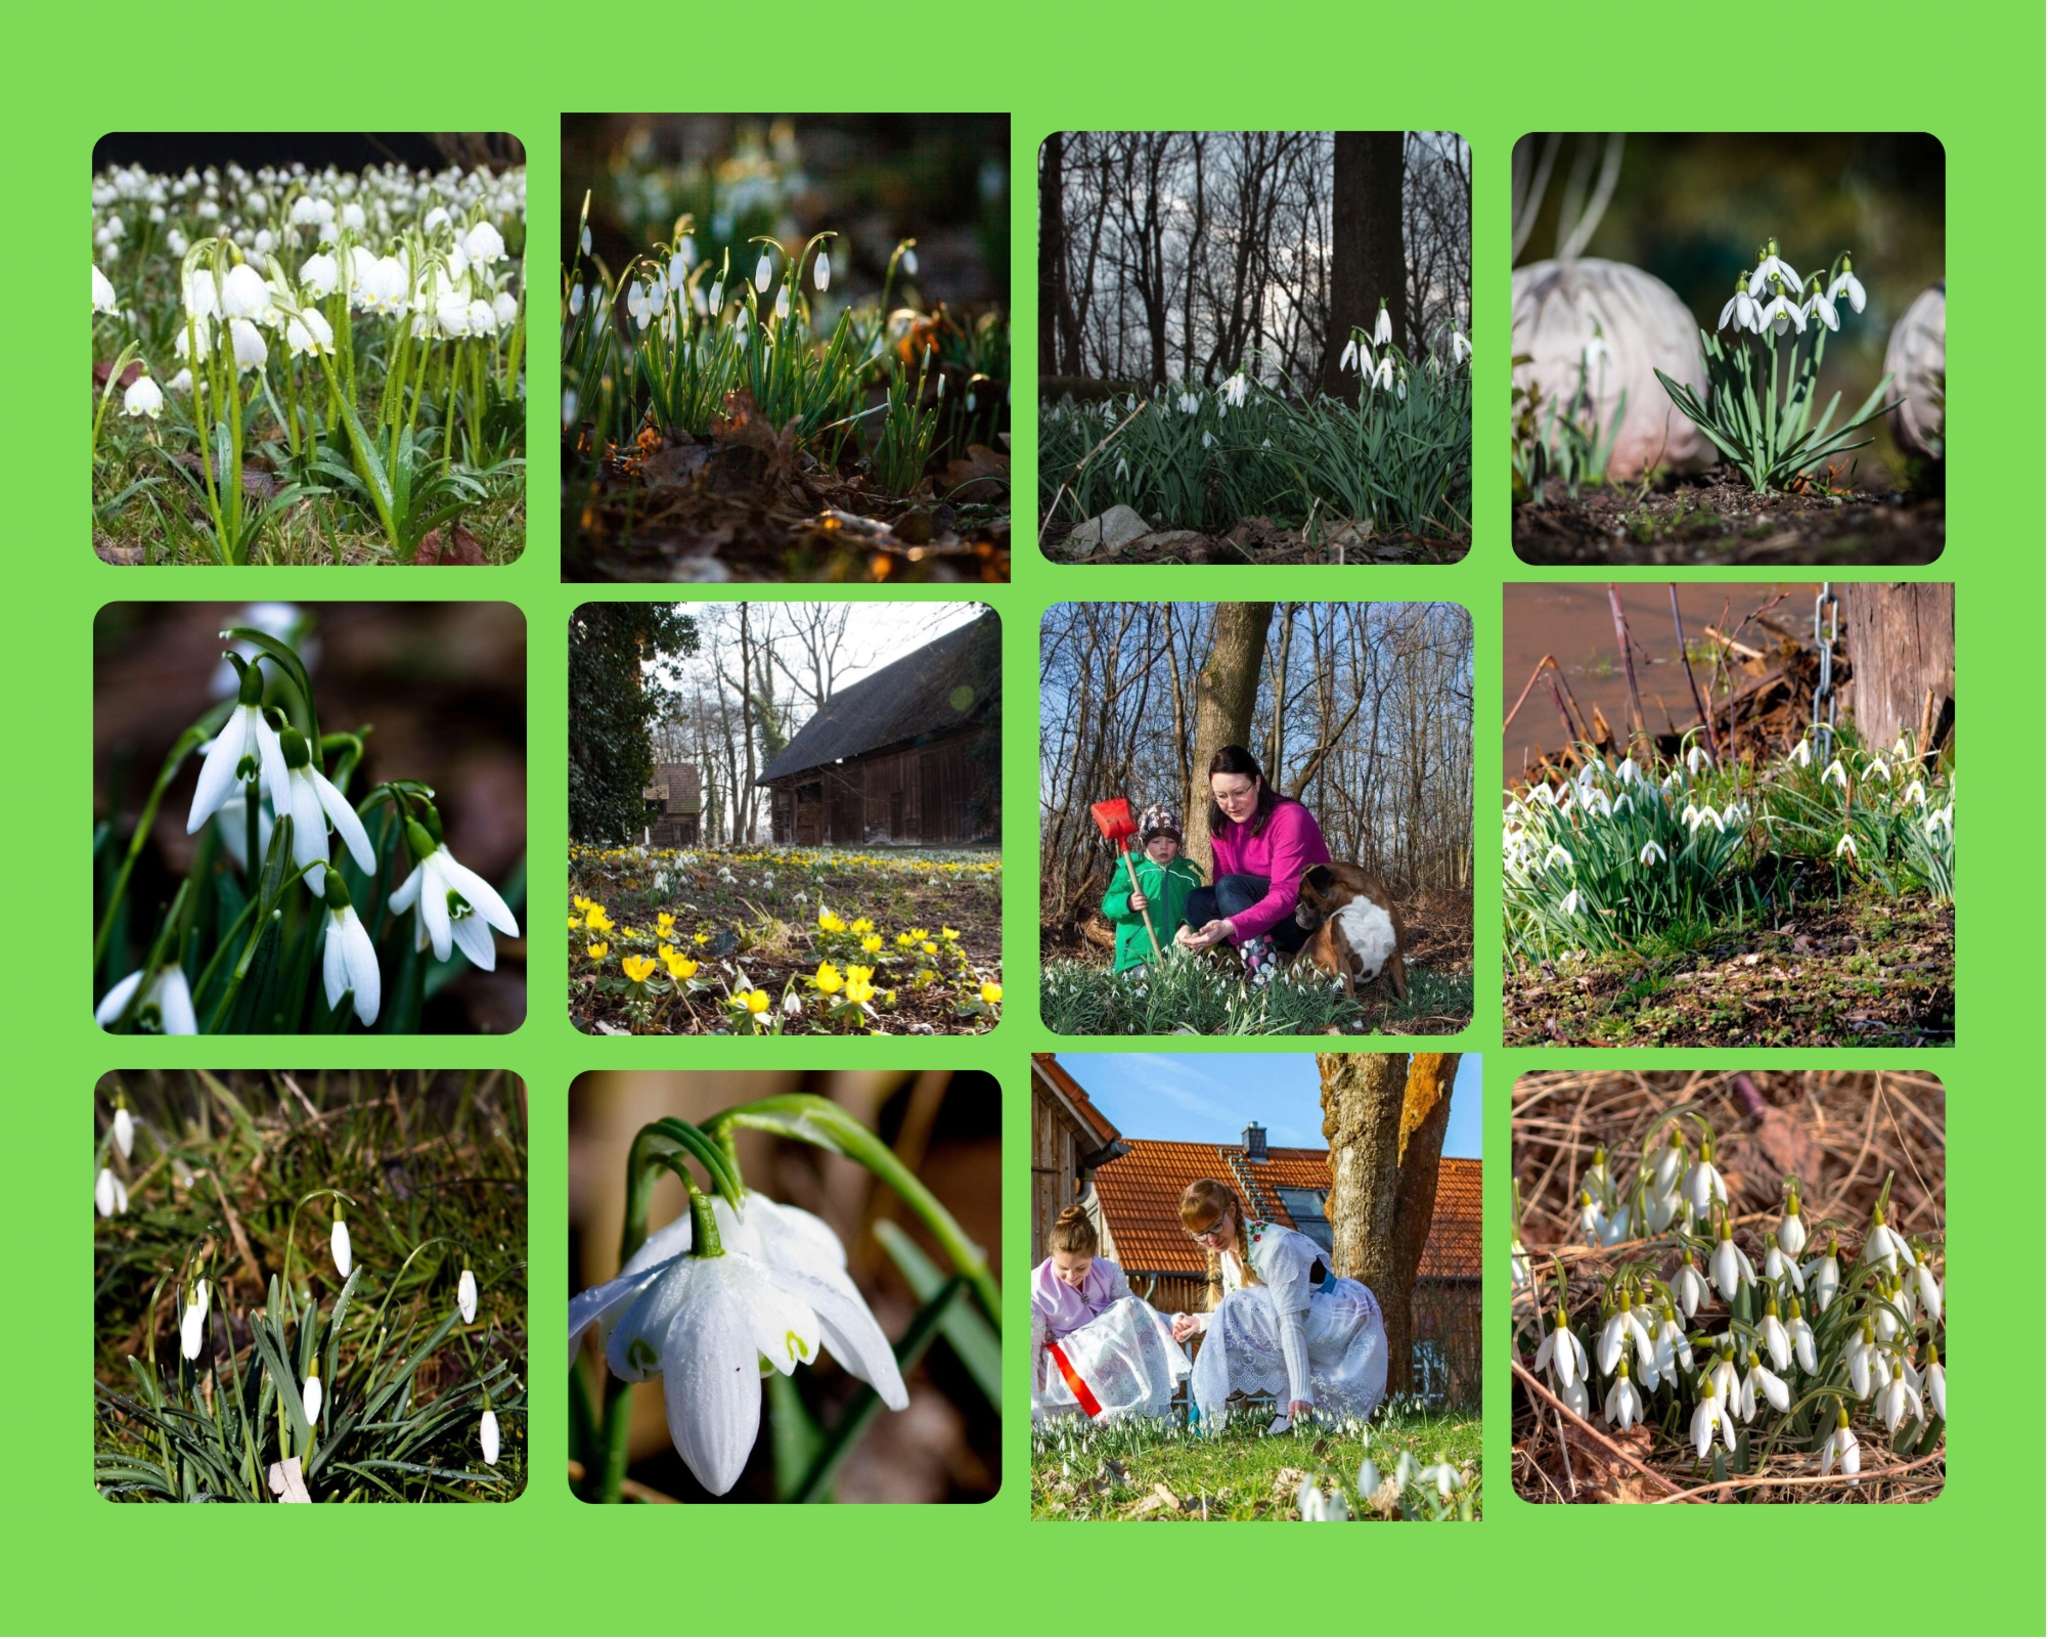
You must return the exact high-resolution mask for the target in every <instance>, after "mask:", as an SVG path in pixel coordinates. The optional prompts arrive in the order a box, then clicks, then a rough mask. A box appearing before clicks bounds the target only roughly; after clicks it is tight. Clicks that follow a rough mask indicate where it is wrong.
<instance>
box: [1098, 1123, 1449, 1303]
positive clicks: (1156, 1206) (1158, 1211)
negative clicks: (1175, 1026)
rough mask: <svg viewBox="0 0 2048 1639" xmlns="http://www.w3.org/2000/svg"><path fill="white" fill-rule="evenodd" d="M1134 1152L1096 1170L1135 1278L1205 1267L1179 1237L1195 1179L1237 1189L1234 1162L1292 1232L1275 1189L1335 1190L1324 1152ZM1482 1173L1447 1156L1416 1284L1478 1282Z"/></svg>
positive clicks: (1141, 1143)
mask: <svg viewBox="0 0 2048 1639" xmlns="http://www.w3.org/2000/svg"><path fill="white" fill-rule="evenodd" d="M1124 1142H1125V1144H1127V1145H1128V1146H1129V1147H1130V1152H1129V1153H1128V1154H1126V1155H1122V1156H1119V1157H1118V1158H1117V1159H1116V1160H1114V1161H1111V1162H1108V1163H1106V1164H1105V1165H1103V1166H1101V1167H1098V1168H1097V1169H1096V1172H1095V1192H1096V1194H1097V1195H1098V1196H1099V1197H1100V1198H1101V1201H1102V1215H1103V1217H1104V1219H1105V1220H1107V1222H1108V1224H1109V1232H1110V1235H1111V1237H1112V1238H1113V1240H1114V1241H1115V1243H1116V1259H1117V1262H1118V1263H1120V1264H1122V1265H1123V1266H1124V1268H1126V1269H1128V1270H1132V1271H1134V1272H1141V1273H1145V1274H1156V1275H1191V1276H1194V1277H1195V1278H1197V1279H1199V1278H1201V1276H1202V1275H1203V1274H1204V1273H1205V1270H1206V1264H1205V1260H1204V1258H1203V1254H1202V1249H1201V1248H1200V1247H1199V1246H1197V1245H1196V1244H1195V1243H1194V1242H1193V1241H1191V1240H1189V1239H1188V1238H1187V1236H1186V1235H1184V1234H1183V1233H1182V1232H1181V1227H1180V1192H1181V1191H1182V1190H1183V1189H1185V1188H1186V1187H1187V1186H1188V1185H1189V1184H1191V1183H1193V1182H1194V1180H1195V1179H1197V1178H1219V1179H1221V1180H1222V1181H1223V1182H1225V1183H1227V1184H1231V1185H1233V1187H1240V1188H1241V1186H1239V1185H1238V1184H1237V1179H1236V1177H1235V1175H1234V1174H1233V1171H1232V1165H1231V1164H1232V1162H1233V1161H1235V1162H1236V1163H1237V1165H1238V1166H1239V1167H1241V1168H1243V1169H1245V1170H1247V1171H1249V1172H1250V1173H1251V1175H1252V1176H1253V1177H1254V1178H1255V1179H1256V1180H1257V1181H1258V1183H1259V1184H1260V1185H1261V1186H1263V1188H1264V1191H1265V1199H1263V1200H1262V1201H1260V1203H1259V1206H1258V1210H1260V1211H1262V1212H1264V1213H1265V1214H1266V1215H1267V1216H1268V1217H1269V1218H1271V1219H1272V1220H1273V1221H1274V1222H1276V1223H1282V1224H1286V1225H1287V1226H1288V1228H1290V1229H1291V1228H1293V1227H1294V1222H1293V1220H1292V1219H1291V1218H1289V1217H1288V1215H1287V1209H1286V1208H1285V1207H1284V1206H1282V1205H1280V1204H1279V1201H1278V1198H1277V1197H1276V1196H1274V1195H1273V1194H1272V1193H1271V1191H1272V1189H1273V1187H1274V1186H1284V1187H1286V1188H1288V1189H1313V1190H1317V1191H1320V1192H1323V1193H1327V1192H1328V1190H1329V1188H1330V1157H1329V1154H1328V1152H1326V1151H1324V1150H1306V1149H1277V1148H1269V1149H1268V1150H1267V1152H1266V1154H1267V1157H1268V1159H1266V1160H1264V1161H1247V1160H1246V1159H1245V1152H1244V1149H1243V1146H1241V1145H1237V1144H1181V1143H1173V1142H1168V1141H1165V1140H1161V1139H1155V1138H1126V1139H1125V1140H1124ZM1480 1180H1481V1172H1480V1164H1479V1162H1478V1161H1477V1160H1476V1159H1474V1158H1471V1157H1466V1156H1448V1155H1447V1156H1445V1157H1444V1158H1443V1160H1442V1161H1441V1162H1439V1163H1438V1166H1437V1175H1436V1210H1435V1214H1434V1215H1433V1216H1432V1218H1431V1219H1430V1225H1429V1239H1428V1241H1426V1242H1425V1243H1424V1244H1423V1248H1422V1263H1421V1266H1420V1267H1419V1268H1418V1269H1417V1270H1416V1272H1415V1274H1416V1278H1417V1279H1418V1280H1476V1279H1478V1278H1479V1270H1480V1258H1481V1254H1482V1251H1483V1240H1482V1235H1481V1228H1480V1226H1481V1222H1482V1220H1481V1182H1480Z"/></svg>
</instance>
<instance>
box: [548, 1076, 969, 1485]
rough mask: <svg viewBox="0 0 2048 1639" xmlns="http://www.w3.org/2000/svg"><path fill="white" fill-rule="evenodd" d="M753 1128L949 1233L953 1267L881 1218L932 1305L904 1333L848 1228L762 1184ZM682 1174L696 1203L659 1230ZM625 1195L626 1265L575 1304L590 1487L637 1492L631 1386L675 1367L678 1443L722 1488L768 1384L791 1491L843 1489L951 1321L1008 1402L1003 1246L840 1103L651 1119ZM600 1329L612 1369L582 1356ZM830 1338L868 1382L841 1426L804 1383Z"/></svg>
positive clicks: (572, 1327) (805, 1099)
mask: <svg viewBox="0 0 2048 1639" xmlns="http://www.w3.org/2000/svg"><path fill="white" fill-rule="evenodd" d="M747 1131H753V1132H765V1133H769V1134H772V1135H773V1136H775V1137H777V1138H780V1139H784V1140H787V1141H790V1142H794V1143H801V1144H810V1145H813V1146H815V1147H817V1148H819V1149H822V1150H825V1151H827V1152H828V1153H831V1154H835V1155H840V1156H844V1157H847V1158H848V1159H851V1160H853V1161H856V1162H858V1163H859V1164H860V1165H862V1166H863V1167H865V1168H867V1169H868V1171H869V1172H871V1173H873V1174H874V1176H875V1178H876V1179H877V1180H879V1181H880V1182H881V1183H882V1184H883V1185H885V1186H887V1187H888V1189H890V1190H891V1191H892V1192H893V1193H894V1194H895V1196H896V1197H897V1199H898V1200H900V1201H901V1203H902V1204H903V1206H904V1207H905V1208H906V1209H907V1210H908V1211H909V1212H910V1213H911V1214H912V1215H913V1216H914V1217H916V1218H917V1220H918V1221H919V1222H920V1223H922V1224H923V1225H924V1227H925V1228H926V1230H927V1231H929V1233H930V1234H931V1236H932V1238H933V1240H934V1241H936V1242H937V1243H938V1245H939V1247H940V1248H941V1250H942V1251H943V1252H944V1254H945V1257H946V1259H947V1261H948V1262H949V1263H950V1264H951V1266H952V1268H951V1273H944V1272H942V1271H941V1270H940V1269H939V1268H938V1267H937V1266H936V1265H934V1264H933V1263H932V1262H931V1261H930V1260H929V1259H928V1258H926V1257H925V1255H924V1254H923V1252H922V1251H920V1250H919V1249H918V1247H917V1245H916V1243H915V1242H913V1241H911V1240H910V1239H909V1238H908V1237H907V1236H906V1235H904V1234H903V1233H902V1232H901V1231H900V1230H899V1229H897V1228H896V1226H895V1225H893V1224H890V1223H888V1222H886V1221H882V1222H878V1223H877V1226H876V1233H877V1236H878V1238H879V1239H880V1240H881V1242H882V1245H883V1247H884V1249H885V1250H886V1251H887V1252H888V1253H889V1255H890V1257H891V1258H892V1259H893V1260H894V1262H895V1264H896V1266H897V1268H898V1269H899V1270H900V1271H901V1273H902V1274H903V1276H904V1279H905V1280H906V1282H907V1283H908V1284H909V1285H910V1287H911V1289H912V1290H913V1291H914V1292H915V1293H916V1295H917V1297H918V1299H919V1302H920V1304H921V1307H920V1308H919V1310H918V1311H917V1314H916V1315H915V1316H914V1317H913V1318H912V1320H911V1322H910V1324H909V1326H907V1327H906V1328H905V1329H904V1331H903V1334H902V1335H901V1336H900V1337H898V1338H897V1339H895V1340H894V1342H893V1343H892V1342H891V1340H890V1339H889V1338H888V1337H887V1336H886V1335H885V1334H884V1333H883V1331H882V1328H881V1326H880V1324H879V1323H878V1322H877V1321H876V1319H875V1316H874V1312H873V1311H872V1309H870V1307H869V1305H868V1300H867V1297H866V1296H865V1295H864V1294H863V1293H862V1291H861V1290H860V1288H859V1287H858V1286H856V1285H855V1284H854V1280H853V1277H852V1274H851V1272H850V1271H849V1267H848V1263H847V1255H846V1248H845V1246H844V1245H843V1244H842V1243H841V1242H840V1240H839V1237H838V1235H837V1234H835V1233H834V1231H833V1230H832V1228H831V1226H830V1225H828V1224H827V1223H825V1221H824V1220H823V1219H821V1218H817V1217H814V1216H813V1215H812V1214H810V1213H808V1212H806V1211H804V1210H803V1209H802V1208H800V1207H795V1206H791V1205H789V1204H787V1203H785V1202H781V1201H776V1200H773V1199H771V1198H770V1197H768V1196H766V1195H764V1194H762V1193H761V1192H760V1191H758V1190H753V1189H749V1188H748V1187H747V1184H746V1180H745V1178H744V1177H743V1176H742V1174H741V1170H740V1162H739V1153H738V1149H737V1145H736V1142H735V1140H736V1138H737V1135H738V1134H739V1133H741V1132H747ZM693 1168H694V1169H695V1170H694V1171H693V1170H692V1169H693ZM664 1172H667V1173H672V1174H673V1175H674V1176H675V1177H677V1178H679V1179H680V1180H681V1181H682V1183H683V1185H684V1188H685V1190H686V1192H687V1199H688V1207H687V1209H686V1210H685V1211H684V1213H683V1214H682V1215H681V1216H679V1217H677V1218H676V1219H675V1220H673V1221H672V1222H670V1223H669V1224H667V1225H665V1226H663V1227H661V1228H659V1229H656V1230H654V1231H653V1232H652V1233H650V1232H649V1227H648V1221H647V1220H648V1211H649V1194H650V1191H651V1190H652V1187H653V1185H654V1182H655V1180H656V1179H658V1178H659V1177H660V1176H661V1175H662V1174H663V1173H664ZM700 1175H701V1179H702V1182H701V1183H700V1181H699V1179H700ZM625 1200H626V1211H625V1227H624V1231H623V1233H622V1235H621V1239H620V1246H619V1264H620V1268H619V1274H618V1275H617V1276H616V1277H615V1278H614V1279H612V1280H609V1281H607V1282H605V1283H604V1284H603V1285H601V1286H595V1287H592V1288H590V1289H589V1290H588V1291H584V1292H579V1293H578V1294H577V1295H576V1296H575V1297H573V1298H572V1299H570V1302H569V1380H570V1393H571V1401H572V1405H571V1425H572V1429H573V1430H574V1431H575V1432H574V1434H573V1436H572V1451H573V1452H574V1453H575V1454H576V1456H577V1459H578V1460H579V1461H580V1462H581V1464H582V1468H583V1475H584V1494H585V1495H586V1496H587V1497H588V1498H589V1499H590V1500H593V1501H601V1502H617V1501H618V1500H619V1499H620V1496H621V1494H622V1490H623V1487H624V1482H625V1479H626V1465H627V1455H628V1439H629V1435H630V1432H631V1420H632V1392H631V1385H633V1384H636V1383H641V1382H644V1381H646V1380H648V1379H650V1378H655V1377H659V1378H661V1379H662V1386H663V1389H664V1394H665V1399H666V1403H667V1409H668V1427H669V1435H670V1438H671V1439H672V1440H673V1441H674V1444H675V1449H676V1452H677V1454H678V1455H679V1456H680V1457H681V1458H682V1460H683V1462H684V1464H685V1465H686V1466H687V1467H688V1468H689V1471H690V1473H691V1474H692V1475H693V1476H694V1477H695V1478H696V1480H697V1483H698V1484H700V1485H701V1486H703V1487H704V1489H705V1490H706V1491H708V1492H710V1493H712V1494H713V1495H714V1496H723V1495H725V1494H726V1493H727V1492H728V1491H730V1490H731V1489H732V1488H733V1487H734V1485H736V1484H737V1483H738V1482H739V1479H740V1476H741V1474H742V1472H743V1471H744V1470H745V1468H746V1466H747V1461H748V1459H749V1457H750V1456H751V1454H752V1452H753V1449H754V1444H755V1441H756V1439H757V1437H758V1436H759V1434H760V1430H761V1411H762V1400H763V1397H764V1395H765V1396H766V1397H767V1398H768V1399H769V1400H770V1401H771V1402H772V1408H771V1409H772V1413H773V1415H774V1417H775V1420H776V1425H777V1426H776V1429H775V1435H774V1445H775V1449H776V1455H777V1462H776V1469H777V1475H778V1489H779V1491H780V1493H781V1498H780V1500H782V1501H786V1502H817V1501H823V1500H829V1498H830V1496H831V1491H832V1486H833V1481H834V1476H835V1475H836V1474H837V1472H838V1469H839V1465H840V1464H841V1463H842V1462H843V1461H844V1460H845V1458H846V1456H847V1454H848V1453H849V1452H850V1451H851V1450H852V1449H853V1447H854V1445H855V1444H856V1443H857V1442H858V1441H859V1439H860V1437H861V1435H862V1434H863V1433H864V1432H865V1431H866V1430H867V1428H868V1427H869V1425H870V1424H871V1423H872V1421H873V1419H874V1418H875V1416H876V1415H878V1414H879V1412H880V1411H881V1409H882V1408H884V1407H886V1408H888V1409H889V1410H891V1411H902V1410H904V1409H905V1408H906V1407H907V1406H908V1405H909V1392H908V1390H907V1388H906V1387H905V1384H904V1374H905V1372H907V1371H908V1370H910V1369H911V1368H912V1367H913V1366H914V1365H915V1364H916V1363H917V1362H918V1361H919V1360H920V1359H922V1358H923V1356H924V1353H925V1351H926V1350H927V1349H928V1348H929V1347H930V1346H931V1344H932V1343H933V1342H934V1341H935V1340H936V1339H937V1338H939V1337H941V1336H943V1337H944V1338H945V1339H946V1340H947V1342H948V1345H949V1346H950V1347H951V1348H952V1349H953V1350H954V1352H955V1353H956V1354H957V1355H958V1356H959V1358H960V1360H961V1363H962V1364H963V1365H964V1366H965V1367H966V1368H967V1371H968V1373H969V1374H970V1375H971V1376H972V1377H973V1379H974V1381H975V1382H976V1384H977V1386H978V1387H979V1389H980V1392H981V1393H982V1395H983V1397H984V1398H985V1399H986V1400H987V1402H988V1403H989V1405H990V1406H991V1407H996V1406H999V1405H1000V1400H1001V1345H1000V1342H999V1340H998V1334H997V1331H996V1328H997V1327H998V1325H999V1324H1000V1318H1001V1314H1002V1301H1001V1293H1000V1291H999V1289H998V1287H997V1284H996V1279H995V1275H994V1273H993V1272H992V1271H991V1270H990V1268H989V1265H988V1259H987V1257H986V1255H985V1254H984V1253H983V1251H982V1249H981V1248H980V1247H978V1246H977V1245H975V1244H974V1243H973V1242H972V1241H971V1240H969V1239H968V1237H967V1235H966V1233H965V1232H964V1231H963V1230H962V1229H961V1227H960V1225H959V1223H958V1221H957V1220H956V1219H955V1218H954V1217H953V1215H952V1213H951V1212H949V1211H948V1210H947V1209H946V1207H945V1205H944V1203H942V1202H941V1201H940V1200H939V1198H938V1197H937V1196H936V1195H934V1194H933V1193H932V1191H931V1190H930V1189H929V1188H928V1187H927V1186H926V1185H925V1184H924V1183H923V1181H922V1180H920V1179H919V1178H918V1177H917V1176H916V1175H915V1174H914V1173H912V1172H911V1171H910V1170H909V1168H907V1167H906V1166H904V1164H903V1163H902V1162H901V1161H900V1160H898V1159H897V1157H896V1155H895V1154H894V1152H893V1151H891V1150H890V1149H889V1148H888V1146H887V1145H885V1144H883V1143H882V1141H881V1140H880V1139H879V1138H877V1137H876V1136H875V1134H874V1133H872V1132H870V1131H869V1130H868V1129H867V1128H866V1127H864V1126H862V1125H861V1124H860V1123H859V1122H858V1121H856V1120H854V1119H853V1117H851V1116H850V1115H848V1114H847V1113H846V1112H845V1111H844V1110H842V1109H841V1108H840V1107H839V1106H838V1105H836V1104H834V1103H833V1102H831V1100H829V1099H824V1098H818V1097H814V1096H811V1095H808V1094H787V1095H783V1096H779V1097H771V1098H764V1099H758V1100H755V1101H753V1102H751V1103H747V1104H741V1105H735V1106H733V1107H732V1108H730V1109H726V1110H721V1111H719V1112H718V1113H717V1114H716V1115H713V1116H711V1117H710V1118H709V1119H708V1120H706V1121H704V1122H703V1123H701V1124H697V1123H692V1122H689V1121H685V1120H682V1119H681V1118H680V1117H675V1116H670V1117H666V1118H664V1119H662V1120H659V1121H654V1122H651V1123H649V1124H648V1125H647V1126H645V1127H643V1128H641V1130H640V1132H639V1133H638V1135H637V1136H636V1137H635V1138H634V1140H633V1145H632V1148H631V1150H630V1151H629V1152H628V1155H627V1158H626V1176H625ZM592 1335H594V1336H595V1339H596V1342H597V1344H598V1346H599V1349H600V1352H601V1353H602V1355H603V1360H604V1367H603V1368H602V1369H599V1370H597V1371H596V1372H595V1374H594V1380H591V1379H586V1378H585V1376H584V1375H583V1373H582V1372H581V1371H580V1370H579V1369H578V1364H577V1360H578V1355H579V1352H580V1350H581V1348H582V1345H583V1343H584V1340H585V1338H586V1337H589V1336H592ZM825 1350H829V1351H830V1353H831V1354H832V1356H833V1357H834V1358H835V1359H836V1360H837V1361H838V1362H839V1364H840V1365H841V1366H842V1367H844V1368H845V1369H846V1370H847V1371H848V1372H849V1373H851V1374H852V1375H853V1376H854V1377H856V1378H858V1379H859V1380H860V1381H861V1382H862V1383H864V1384H865V1385H867V1387H866V1388H865V1389H864V1390H863V1391H862V1393H861V1394H860V1395H859V1396H857V1397H856V1399H855V1400H854V1401H853V1402H852V1403H850V1404H848V1405H845V1406H843V1407H841V1408H840V1410H839V1411H838V1413H837V1415H836V1418H835V1419H834V1420H833V1421H832V1422H831V1425H830V1426H829V1427H827V1426H824V1425H823V1424H822V1423H821V1422H820V1420H819V1419H818V1418H817V1417H816V1416H815V1415H814V1414H813V1413H812V1412H810V1411H809V1410H807V1409H806V1407H805V1405H804V1402H803V1399H802V1397H801V1395H800V1393H799V1392H798V1390H797V1386H796V1384H795V1383H794V1382H792V1381H790V1379H791V1378H792V1374H794V1373H795V1371H796V1368H797V1367H798V1366H813V1365H815V1364H816V1363H817V1361H818V1359H819V1355H820V1353H821V1351H825ZM608 1380H609V1381H608ZM600 1405H601V1406H602V1408H603V1409H602V1412H601V1413H600V1412H599V1411H598V1409H597V1408H598V1406H600Z"/></svg>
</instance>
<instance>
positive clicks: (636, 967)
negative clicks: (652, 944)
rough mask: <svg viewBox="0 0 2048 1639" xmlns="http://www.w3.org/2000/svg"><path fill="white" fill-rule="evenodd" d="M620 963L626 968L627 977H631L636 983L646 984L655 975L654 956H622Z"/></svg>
mask: <svg viewBox="0 0 2048 1639" xmlns="http://www.w3.org/2000/svg"><path fill="white" fill-rule="evenodd" d="M619 965H620V966H621V967H623V968H624V969H625V970H626V977H627V978H629V979H631V980H632V981H633V983H635V984H636V985H644V984H645V983H647V981H648V980H649V979H650V978H652V977H653V975H654V958H653V957H652V956H626V957H622V958H620V961H619Z"/></svg>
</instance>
